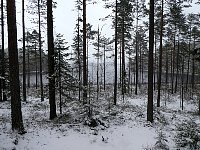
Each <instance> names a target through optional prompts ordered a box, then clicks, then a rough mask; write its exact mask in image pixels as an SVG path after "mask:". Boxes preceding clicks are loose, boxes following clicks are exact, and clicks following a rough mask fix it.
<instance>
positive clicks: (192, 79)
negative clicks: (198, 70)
mask: <svg viewBox="0 0 200 150" xmlns="http://www.w3.org/2000/svg"><path fill="white" fill-rule="evenodd" d="M195 39H196V37H195V36H194V49H195V45H196V42H195ZM194 75H195V58H194V55H193V57H192V78H191V83H192V90H194Z"/></svg>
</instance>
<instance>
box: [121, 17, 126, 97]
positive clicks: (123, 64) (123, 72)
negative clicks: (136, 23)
mask: <svg viewBox="0 0 200 150" xmlns="http://www.w3.org/2000/svg"><path fill="white" fill-rule="evenodd" d="M124 32H125V31H124V16H123V19H122V64H121V65H122V96H123V99H124V94H125V92H126V91H125V39H124V38H125V36H124Z"/></svg>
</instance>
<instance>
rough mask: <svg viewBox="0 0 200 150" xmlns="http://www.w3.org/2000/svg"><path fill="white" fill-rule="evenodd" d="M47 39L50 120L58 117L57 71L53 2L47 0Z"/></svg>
mask: <svg viewBox="0 0 200 150" xmlns="http://www.w3.org/2000/svg"><path fill="white" fill-rule="evenodd" d="M47 37H48V70H49V104H50V119H54V118H55V117H57V115H56V100H55V75H54V73H55V71H54V65H55V62H54V61H55V60H54V57H55V56H54V39H53V14H52V0H47Z"/></svg>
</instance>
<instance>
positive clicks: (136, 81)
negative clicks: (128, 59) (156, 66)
mask: <svg viewBox="0 0 200 150" xmlns="http://www.w3.org/2000/svg"><path fill="white" fill-rule="evenodd" d="M136 3H137V4H136V9H137V10H136V39H135V42H136V43H135V47H136V49H135V72H136V74H135V95H137V94H138V70H139V69H138V0H137V2H136Z"/></svg>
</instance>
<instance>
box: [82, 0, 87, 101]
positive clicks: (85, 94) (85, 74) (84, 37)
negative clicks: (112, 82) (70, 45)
mask: <svg viewBox="0 0 200 150" xmlns="http://www.w3.org/2000/svg"><path fill="white" fill-rule="evenodd" d="M86 34H87V31H86V0H83V104H86V103H87V85H88V81H87V62H86V59H87V57H86V51H87V49H86V38H87V37H86Z"/></svg>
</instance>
